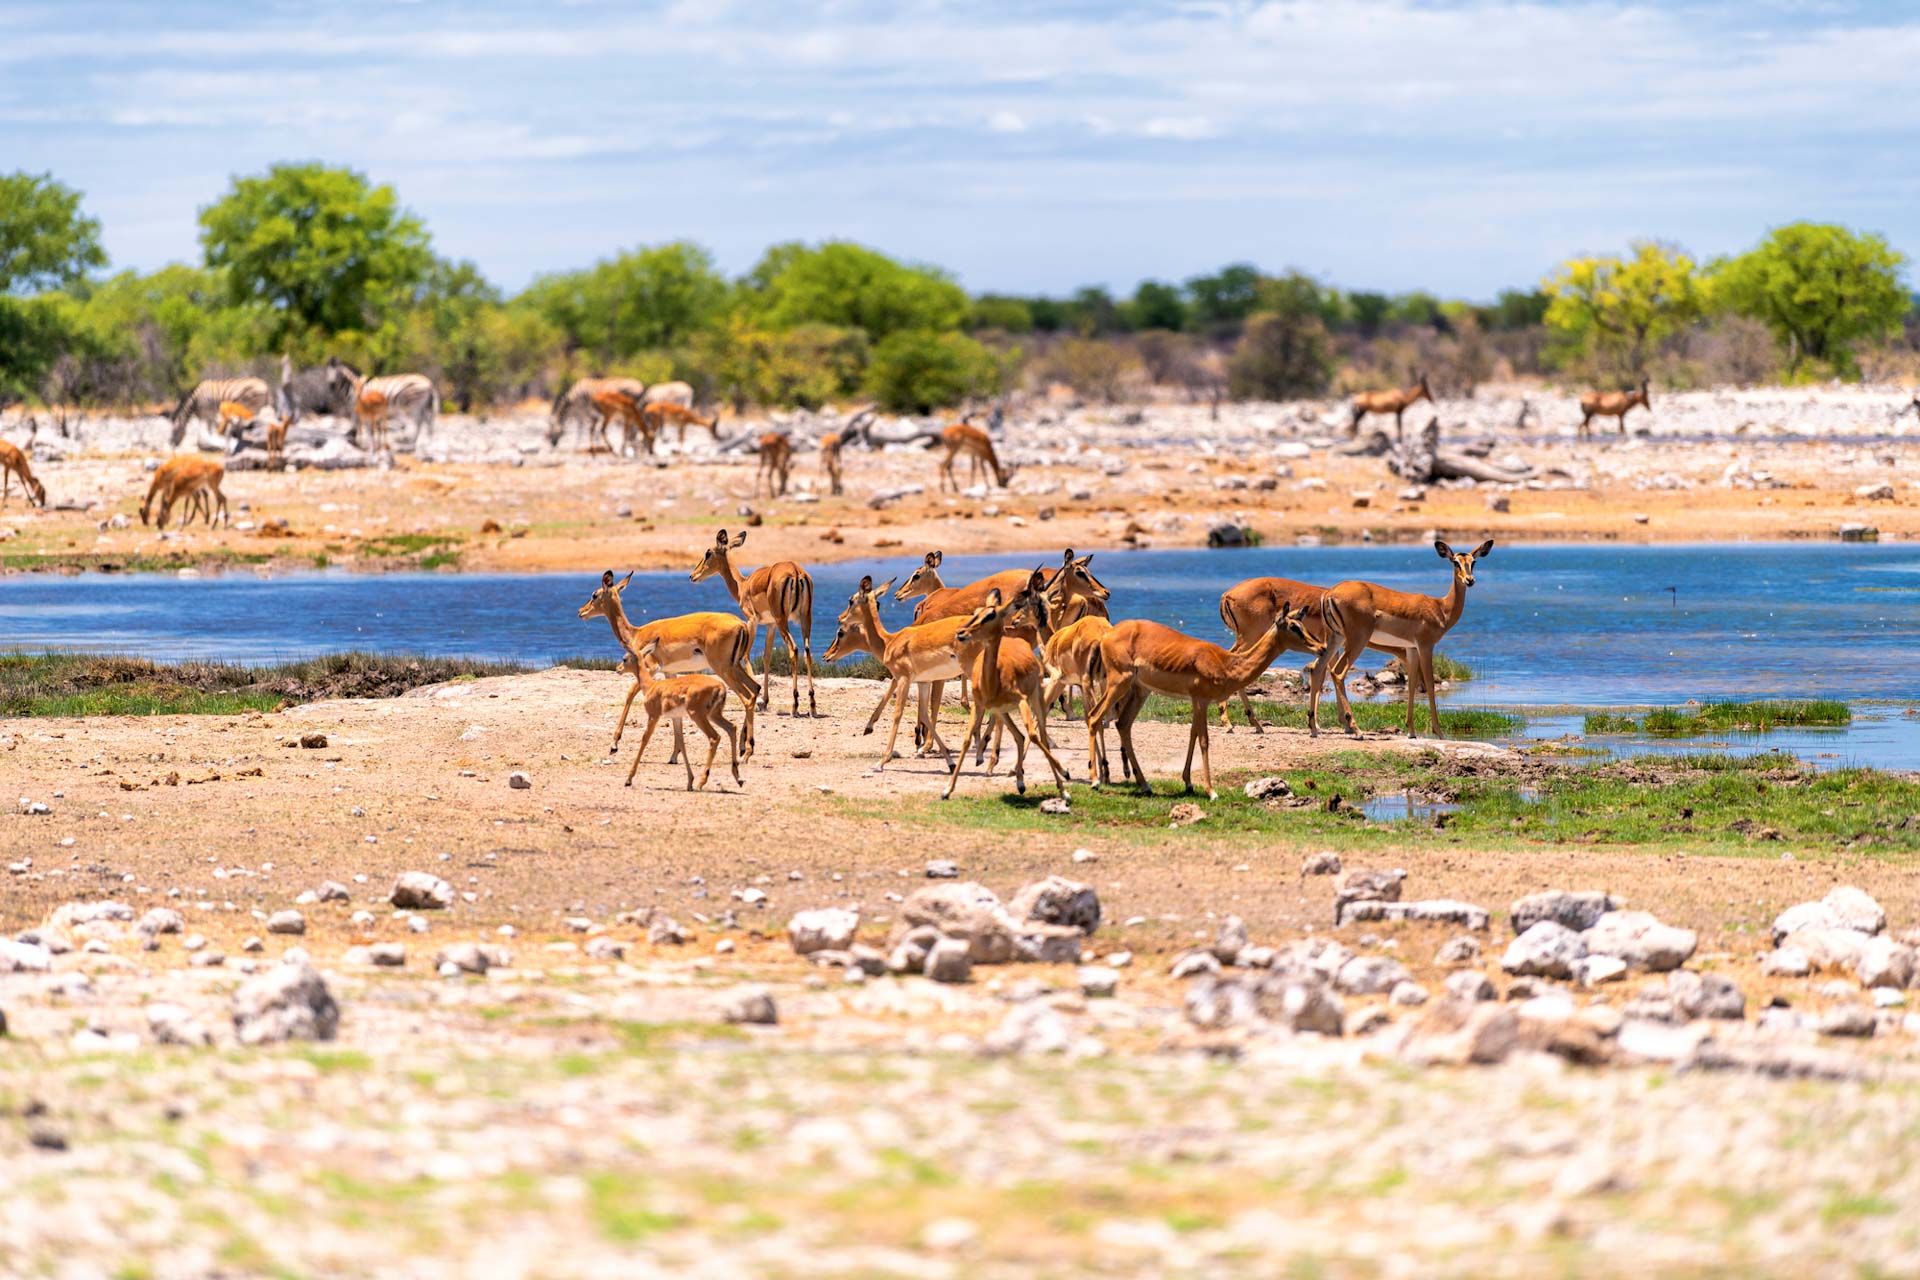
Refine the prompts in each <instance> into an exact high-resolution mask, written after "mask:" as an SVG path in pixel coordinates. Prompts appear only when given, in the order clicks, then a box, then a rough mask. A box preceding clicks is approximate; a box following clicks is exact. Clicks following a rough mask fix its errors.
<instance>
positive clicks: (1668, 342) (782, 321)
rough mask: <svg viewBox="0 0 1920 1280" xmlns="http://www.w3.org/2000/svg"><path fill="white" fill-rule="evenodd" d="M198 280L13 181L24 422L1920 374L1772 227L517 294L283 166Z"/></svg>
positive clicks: (1896, 277) (12, 385)
mask: <svg viewBox="0 0 1920 1280" xmlns="http://www.w3.org/2000/svg"><path fill="white" fill-rule="evenodd" d="M199 226H200V248H201V260H200V262H199V263H198V264H197V265H188V264H178V263H177V264H171V265H168V266H165V267H162V268H160V269H159V270H157V271H152V272H138V271H120V272H116V273H111V274H108V273H106V272H105V268H106V266H107V261H106V255H105V253H104V251H103V250H102V248H101V244H100V226H99V223H98V222H97V221H96V220H95V219H93V218H91V217H89V216H88V215H87V213H86V212H85V209H84V203H83V199H82V196H81V194H80V193H78V192H76V191H74V190H72V189H71V188H69V187H67V186H65V185H64V184H62V183H60V182H59V181H57V180H56V179H55V178H53V177H52V176H51V175H48V174H28V173H15V174H11V175H0V403H4V402H7V401H12V400H20V399H25V400H29V401H39V402H44V403H49V404H53V403H59V404H97V405H103V406H106V405H122V406H124V405H137V404H148V403H154V402H158V401H162V400H166V399H169V398H171V397H173V396H176V395H177V394H178V393H179V391H180V390H181V389H182V388H183V387H185V386H188V385H190V384H191V383H193V382H194V381H195V380H196V379H198V378H200V377H202V376H207V375H212V374H223V373H225V374H231V373H240V372H259V373H271V372H273V371H274V370H275V369H276V368H277V367H278V365H279V363H280V361H281V359H282V358H283V357H285V358H289V359H291V360H292V361H293V363H294V364H296V365H308V364H313V363H317V362H318V361H320V360H322V359H324V357H325V356H327V355H338V356H340V357H341V358H343V359H346V360H347V361H349V362H350V363H352V364H354V365H356V366H358V367H361V368H370V369H379V370H389V371H392V370H413V371H418V372H422V373H425V374H427V375H428V376H430V377H432V378H434V380H435V381H436V382H437V383H438V384H439V385H440V386H441V388H442V390H443V392H444V394H445V396H446V398H447V400H448V401H449V402H450V403H452V404H453V405H454V406H456V407H458V408H460V409H463V410H471V409H474V408H478V407H483V406H488V405H494V404H506V403H510V402H513V401H517V400H519V399H522V398H525V397H528V396H543V397H544V396H549V395H551V394H553V393H554V392H556V391H557V390H559V389H560V388H561V387H562V386H564V385H565V384H567V383H569V382H571V381H573V380H574V379H576V378H579V377H582V376H586V375H587V374H590V373H593V374H623V375H629V376H634V377H639V378H643V379H645V380H647V381H659V380H664V379H667V378H681V379H684V380H686V381H688V382H690V383H692V384H693V385H694V386H695V388H696V390H697V392H698V393H699V395H700V396H701V398H702V399H703V400H716V399H717V400H726V401H730V402H732V403H734V404H735V405H736V406H740V407H745V406H747V405H761V406H768V407H791V406H805V407H818V406H820V405H823V404H825V403H827V402H829V401H836V400H846V399H850V398H855V397H859V398H864V399H872V400H874V401H875V402H877V403H878V404H880V405H881V406H882V407H884V408H887V409H889V410H895V411H905V412H912V411H921V412H924V411H931V410H933V409H936V408H940V407H943V406H949V405H953V404H957V403H960V402H962V401H965V400H968V399H972V398H978V397H989V396H993V395H997V394H1000V393H1003V392H1005V391H1007V390H1010V389H1012V388H1014V387H1016V386H1019V385H1023V384H1024V385H1038V384H1047V383H1064V384H1066V385H1067V386H1069V387H1070V388H1071V389H1072V390H1073V391H1074V392H1075V393H1077V394H1079V395H1082V396H1086V397H1090V398H1100V399H1120V398H1123V397H1125V396H1128V395H1133V394H1140V393H1142V392H1145V391H1150V390H1151V389H1152V388H1154V387H1162V388H1166V387H1172V388H1178V389H1183V390H1185V391H1186V392H1188V393H1189V394H1192V395H1195V396H1211V397H1216V398H1217V397H1221V396H1235V397H1249V398H1263V399H1282V398H1289V397H1296V396H1312V395H1321V394H1326V393H1328V392H1330V391H1344V390H1350V389H1352V388H1354V387H1357V386H1379V385H1384V384H1385V383H1387V382H1390V381H1399V380H1408V379H1410V378H1411V377H1412V375H1413V374H1414V372H1415V371H1416V370H1425V371H1428V372H1430V373H1431V374H1432V376H1433V377H1434V379H1435V381H1436V382H1438V383H1440V384H1441V385H1443V386H1444V387H1445V388H1446V390H1447V393H1449V394H1462V393H1465V392H1469V391H1471V389H1472V387H1473V386H1474V385H1475V384H1477V383H1479V382H1481V381H1485V380H1487V379H1488V378H1491V377H1496V376H1502V375H1509V374H1535V373H1548V374H1557V375H1559V376H1561V377H1563V378H1565V379H1567V380H1569V381H1578V382H1593V383H1606V382H1620V383H1627V382H1632V381H1634V380H1636V379H1637V378H1639V377H1641V376H1647V375H1651V376H1653V377H1655V378H1657V379H1658V380H1659V381H1661V382H1662V383H1663V385H1668V386H1676V385H1682V386H1683V385H1688V384H1703V383H1709V382H1727V381H1733V382H1756V381H1763V380H1768V379H1776V378H1784V379H1815V378H1820V379H1824V378H1829V377H1840V378H1857V377H1860V376H1862V373H1863V360H1866V361H1869V362H1871V363H1873V365H1874V367H1873V368H1872V369H1868V370H1865V371H1867V372H1878V371H1882V367H1883V366H1885V365H1886V364H1887V362H1888V361H1890V360H1891V361H1896V362H1897V361H1901V360H1906V361H1908V362H1911V358H1912V356H1913V354H1914V352H1915V351H1916V349H1920V344H1917V343H1916V341H1915V336H1916V334H1920V320H1916V311H1915V302H1914V298H1913V296H1912V295H1911V294H1910V292H1909V291H1908V288H1907V285H1906V281H1905V273H1906V258H1905V257H1904V255H1902V254H1901V253H1899V252H1898V251H1897V250H1895V249H1893V248H1892V247H1891V246H1890V245H1889V244H1888V243H1887V241H1886V240H1885V239H1884V238H1883V237H1881V236H1879V235H1875V234H1872V233H1866V232H1859V231H1854V230H1851V229H1848V228H1846V227H1840V226H1834V225H1830V224H1820V223H1795V224H1792V225H1789V226H1783V227H1779V228H1775V229H1774V230H1772V231H1770V232H1769V233H1768V234H1767V235H1766V236H1765V237H1764V238H1763V239H1762V240H1761V241H1760V242H1759V243H1758V244H1756V245H1755V246H1754V247H1753V248H1751V249H1750V250H1748V251H1747V252H1745V253H1742V254H1738V255H1734V256H1731V257H1727V258H1723V259H1717V260H1714V261H1709V262H1700V261H1696V260H1695V259H1694V258H1692V257H1690V256H1689V255H1688V254H1687V253H1686V252H1685V251H1684V250H1682V249H1680V248H1678V247H1676V246H1673V245H1669V244H1664V243H1660V242H1657V241H1645V242H1637V243H1635V244H1632V245H1630V246H1628V248H1627V249H1626V251H1625V252H1624V253H1621V254H1618V255H1599V256H1583V257H1575V258H1570V259H1568V260H1567V261H1565V262H1563V263H1561V264H1559V265H1558V266H1557V267H1556V268H1555V269H1554V270H1552V271H1551V272H1550V273H1549V274H1548V275H1547V276H1546V277H1545V278H1544V279H1543V280H1542V281H1541V282H1540V283H1539V285H1538V286H1536V287H1533V288H1526V289H1510V290H1506V291H1503V292H1501V293H1500V294H1499V295H1498V297H1496V298H1495V299H1494V300H1493V301H1492V302H1490V303H1474V302H1467V301H1461V300H1449V299H1442V298H1439V297H1435V296H1433V295H1431V294H1428V293H1424V292H1409V293H1402V294H1391V295H1390V294H1385V293H1378V292H1369V291H1361V290H1351V291H1348V290H1341V289H1338V288H1335V287H1332V286H1330V285H1328V284H1326V283H1324V282H1322V281H1320V280H1318V279H1315V278H1314V277H1312V276H1310V275H1307V274H1305V273H1303V272H1299V271H1285V272H1280V273H1269V272H1266V271H1263V270H1261V269H1260V268H1258V267H1256V266H1254V265H1252V264H1248V263H1236V264H1231V265H1228V266H1226V267H1223V268H1222V269H1220V270H1219V271H1216V272H1213V273H1211V274H1206V275H1199V276H1194V277H1192V278H1190V279H1187V280H1185V281H1181V282H1178V283H1175V282H1171V281H1164V280H1146V281H1142V282H1141V283H1140V284H1139V285H1138V286H1137V287H1136V288H1135V289H1134V291H1133V292H1132V294H1131V295H1129V296H1126V297H1116V296H1114V295H1113V294H1112V293H1111V292H1109V291H1108V290H1107V289H1105V288H1102V287H1098V286H1090V287H1088V288H1084V289H1080V290H1078V291H1077V292H1075V293H1073V294H1072V295H1070V296H1068V297H1064V298H1057V297H1049V296H1038V295H1036V296H1017V295H1011V294H1004V293H989V294H981V295H978V296H969V295H968V293H967V292H966V291H965V290H964V289H962V288H961V287H960V285H959V284H958V283H957V282H956V281H955V280H954V279H953V278H952V277H951V276H950V275H949V274H948V273H946V272H944V271H942V270H941V269H939V268H938V267H934V266H928V265H923V264H916V263H904V262H899V261H896V260H894V259H892V258H889V257H887V256H886V255H884V254H881V253H878V252H876V251H874V250H872V249H869V248H866V247H864V246H861V245H858V244H853V243H848V242H843V241H829V242H826V243H822V244H812V245H809V244H801V243H798V242H791V243H784V244H778V245H774V246H773V247H771V248H769V249H768V250H767V251H766V252H765V253H764V254H762V255H761V257H760V260H759V261H758V262H756V263H755V264H754V265H753V267H752V268H751V269H750V270H749V271H747V272H746V273H745V274H744V275H741V276H739V277H737V278H731V279H730V278H728V277H727V276H726V275H725V274H724V273H723V272H722V271H720V269H719V268H718V266H717V265H716V264H715V262H714V260H713V257H712V255H711V254H710V253H708V251H707V250H705V249H704V248H702V247H700V246H699V245H697V244H694V243H691V242H689V241H684V240H682V241H674V242H671V243H667V244H660V245H651V246H644V247H640V248H636V249H632V250H628V251H625V252H621V253H618V254H615V255H613V256H612V257H609V258H606V259H603V260H601V261H599V262H596V263H594V264H593V265H591V266H588V267H584V268H581V269H579V270H574V271H565V272H558V273H554V274H550V275H544V276H541V277H539V278H537V279H535V280H534V281H533V282H532V283H531V284H529V285H528V286H527V287H526V288H525V289H523V290H521V291H520V292H519V293H517V294H514V295H511V296H509V295H507V294H505V293H504V292H502V291H501V290H500V289H499V288H498V287H497V286H495V285H494V284H492V283H491V282H490V281H488V279H487V278H486V276H485V274H484V273H483V272H482V271H481V270H480V269H479V267H478V266H476V265H475V264H474V263H472V262H465V261H454V260H450V259H448V258H446V257H443V256H442V255H440V254H439V253H437V252H436V251H435V249H434V246H433V242H432V238H431V236H430V234H429V233H428V231H427V228H426V227H425V226H424V224H423V223H422V222H421V220H420V219H419V218H418V217H417V216H416V215H415V214H413V213H412V212H410V211H409V210H407V209H406V208H405V207H404V206H403V205H402V204H401V202H400V199H399V196H398V194H397V193H396V192H395V191H394V190H393V189H392V188H391V187H388V186H381V185H376V184H374V183H371V182H369V181H368V180H367V179H366V178H365V177H364V176H363V175H361V174H359V173H356V172H354V171H352V170H349V169H343V168H335V167H329V166H325V165H319V164H282V165H276V166H274V167H273V168H271V169H270V170H268V171H267V172H266V173H264V174H259V175H253V176H246V177H240V178H236V179H235V180H234V181H233V182H232V184H231V185H230V187H229V188H228V190H227V191H226V192H225V193H223V194H222V195H221V196H220V197H219V198H218V199H216V200H215V201H213V203H211V204H209V205H208V206H206V207H205V208H204V209H202V210H201V212H200V217H199Z"/></svg>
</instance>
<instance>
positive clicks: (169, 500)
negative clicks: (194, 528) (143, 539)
mask: <svg viewBox="0 0 1920 1280" xmlns="http://www.w3.org/2000/svg"><path fill="white" fill-rule="evenodd" d="M226 474H227V469H226V468H225V467H223V466H221V465H220V464H219V463H217V462H215V461H214V460H213V459H211V458H200V457H195V456H194V455H192V454H181V455H180V456H178V457H174V458H168V459H167V460H166V461H165V462H163V463H161V464H160V469H159V470H158V471H156V472H154V473H153V483H152V484H151V485H149V486H148V487H147V496H146V500H145V501H143V502H142V503H141V504H140V523H141V524H145V523H146V522H147V515H148V512H149V511H151V510H152V508H153V500H154V498H155V497H156V496H157V497H158V498H159V499H160V512H159V520H158V521H157V523H158V525H159V527H160V528H162V529H164V528H166V527H167V516H168V514H169V513H170V512H172V510H173V504H174V503H176V502H179V501H181V500H182V499H185V500H187V501H188V503H189V504H191V502H192V501H193V499H194V498H196V497H203V498H204V495H206V494H211V495H212V498H213V501H214V502H217V503H218V504H219V509H220V522H221V523H222V524H225V523H226V522H227V497H226V495H225V494H223V493H221V492H220V482H221V481H222V480H223V479H225V478H226ZM206 514H207V524H208V525H209V526H211V525H212V524H213V505H212V503H209V504H208V505H207V507H206ZM192 518H193V516H192V509H191V506H189V509H188V513H187V515H186V517H185V518H184V519H182V520H181V524H182V525H185V524H186V523H187V522H188V521H189V520H191V519H192Z"/></svg>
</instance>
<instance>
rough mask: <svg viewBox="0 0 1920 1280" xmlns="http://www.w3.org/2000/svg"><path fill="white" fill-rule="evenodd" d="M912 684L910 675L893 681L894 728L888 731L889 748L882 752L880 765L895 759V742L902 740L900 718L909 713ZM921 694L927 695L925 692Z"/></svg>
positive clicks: (884, 766)
mask: <svg viewBox="0 0 1920 1280" xmlns="http://www.w3.org/2000/svg"><path fill="white" fill-rule="evenodd" d="M909 688H910V686H909V684H908V677H906V676H901V677H900V678H899V679H898V680H896V681H894V682H893V728H892V729H891V730H890V731H888V733H887V749H886V750H885V751H883V752H881V753H880V767H881V768H882V769H884V768H886V767H887V761H889V760H891V759H893V744H894V743H895V742H898V741H899V740H900V718H901V717H902V716H904V715H905V714H906V713H907V693H908V690H909ZM921 696H922V697H923V698H924V697H925V696H926V695H925V693H924V692H923V693H922V694H921Z"/></svg>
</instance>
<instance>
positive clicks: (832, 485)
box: [820, 431, 846, 497]
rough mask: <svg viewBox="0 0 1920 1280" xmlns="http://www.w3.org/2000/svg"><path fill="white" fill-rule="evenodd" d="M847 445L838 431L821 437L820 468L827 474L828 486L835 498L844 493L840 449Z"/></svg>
mask: <svg viewBox="0 0 1920 1280" xmlns="http://www.w3.org/2000/svg"><path fill="white" fill-rule="evenodd" d="M845 443H846V441H845V440H843V439H842V438H841V436H840V433H839V432H838V431H829V432H828V433H827V434H826V435H824V436H821V437H820V467H821V469H822V470H823V471H825V472H826V473H827V486H828V489H829V491H830V492H831V493H832V494H833V495H834V496H835V497H838V496H840V494H841V493H842V492H844V491H843V490H842V489H841V487H840V447H841V446H842V445H843V444H845Z"/></svg>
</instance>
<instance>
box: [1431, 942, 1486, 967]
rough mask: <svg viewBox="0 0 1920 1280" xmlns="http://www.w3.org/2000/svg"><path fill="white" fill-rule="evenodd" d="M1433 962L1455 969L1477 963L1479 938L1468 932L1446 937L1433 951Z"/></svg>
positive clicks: (1478, 961)
mask: <svg viewBox="0 0 1920 1280" xmlns="http://www.w3.org/2000/svg"><path fill="white" fill-rule="evenodd" d="M1433 962H1434V963H1435V964H1438V965H1445V966H1446V967H1447V968H1449V969H1457V968H1459V967H1461V966H1462V965H1469V964H1479V963H1480V939H1478V938H1475V937H1472V936H1471V935H1468V934H1461V935H1460V936H1459V937H1455V938H1448V939H1447V940H1446V941H1445V942H1443V943H1441V944H1440V948H1439V950H1437V951H1435V952H1434V953H1433Z"/></svg>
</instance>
